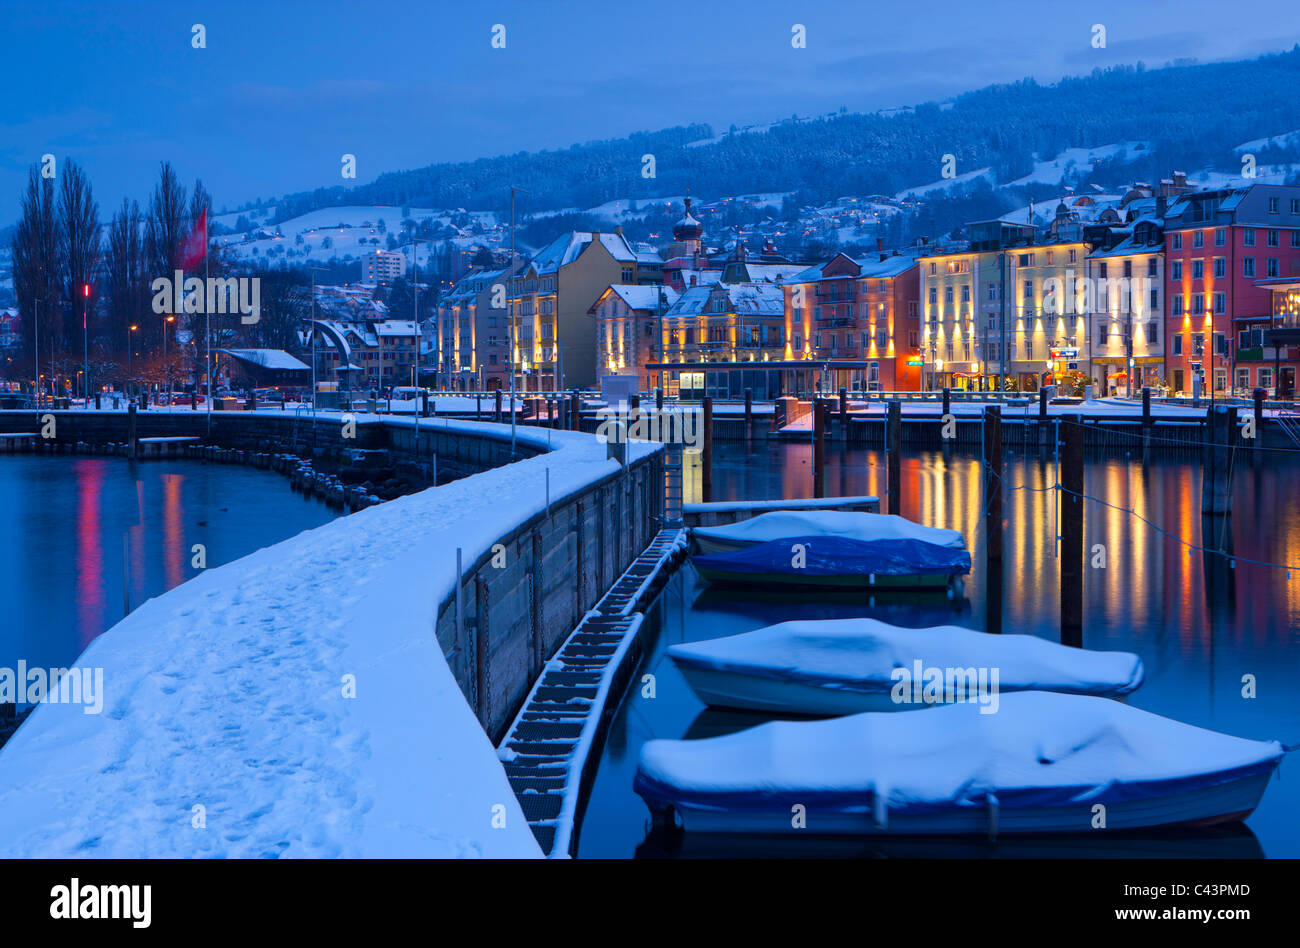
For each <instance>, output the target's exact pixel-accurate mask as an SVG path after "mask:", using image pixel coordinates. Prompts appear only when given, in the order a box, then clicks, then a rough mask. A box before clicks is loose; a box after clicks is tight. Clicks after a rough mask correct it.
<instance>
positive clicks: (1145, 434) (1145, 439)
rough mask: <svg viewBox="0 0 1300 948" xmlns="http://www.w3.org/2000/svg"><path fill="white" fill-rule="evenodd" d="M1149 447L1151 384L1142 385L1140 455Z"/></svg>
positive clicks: (1143, 455) (1145, 453)
mask: <svg viewBox="0 0 1300 948" xmlns="http://www.w3.org/2000/svg"><path fill="white" fill-rule="evenodd" d="M1150 448H1151V386H1149V385H1144V386H1143V387H1142V457H1143V458H1145V457H1146V456H1147V451H1148V450H1149V449H1150Z"/></svg>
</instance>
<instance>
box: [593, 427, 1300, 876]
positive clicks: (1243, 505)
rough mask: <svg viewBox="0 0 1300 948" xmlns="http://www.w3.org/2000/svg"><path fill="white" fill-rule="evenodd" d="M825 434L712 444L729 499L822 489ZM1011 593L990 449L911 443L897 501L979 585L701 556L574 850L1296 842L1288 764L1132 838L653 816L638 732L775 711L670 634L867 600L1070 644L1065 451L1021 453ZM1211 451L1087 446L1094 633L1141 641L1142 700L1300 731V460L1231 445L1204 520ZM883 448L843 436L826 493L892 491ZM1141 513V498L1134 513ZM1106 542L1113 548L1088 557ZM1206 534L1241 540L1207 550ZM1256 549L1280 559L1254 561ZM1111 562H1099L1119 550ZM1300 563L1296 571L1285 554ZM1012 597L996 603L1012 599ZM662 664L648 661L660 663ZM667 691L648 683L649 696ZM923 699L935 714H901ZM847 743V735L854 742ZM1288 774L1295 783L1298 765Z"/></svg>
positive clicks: (1009, 517)
mask: <svg viewBox="0 0 1300 948" xmlns="http://www.w3.org/2000/svg"><path fill="white" fill-rule="evenodd" d="M811 465H812V448H811V446H810V445H808V444H791V443H782V442H768V443H756V444H755V445H754V446H753V447H747V446H746V445H744V444H742V443H736V442H719V443H718V444H716V445H715V457H714V469H713V498H712V499H713V500H716V501H722V500H734V499H747V500H757V499H776V498H783V497H784V498H793V497H810V496H812V475H811ZM1004 482H1005V489H1006V492H1005V494H1004V497H1003V517H1004V539H1003V547H1004V552H1003V568H1002V576H1001V581H1000V583H998V582H997V581H996V580H995V582H994V584H993V588H997V587H998V586H1000V588H1001V596H1000V597H998V596H992V597H991V596H990V595H989V589H990V583H989V580H988V576H987V575H986V573H987V571H986V568H985V562H984V508H983V475H982V468H981V459H980V457H979V455H978V453H975V454H970V453H962V452H956V451H953V452H940V451H929V452H911V453H908V452H905V453H904V457H903V458H902V487H903V495H902V500H901V512H902V514H903V516H905V517H907V518H908V519H911V520H914V521H917V522H920V523H924V524H927V525H931V526H938V527H948V528H953V529H957V530H960V531H961V532H962V534H963V535H964V536H965V537H966V540H967V543H968V546H969V548H970V549H971V552H972V558H973V561H974V567H973V569H972V572H971V575H970V576H968V577H967V579H966V582H965V592H964V595H963V596H961V597H959V598H956V599H949V598H948V597H947V596H945V595H943V594H937V595H936V594H918V593H894V594H881V595H877V596H875V597H874V598H870V597H868V596H866V595H865V594H857V593H840V592H834V593H827V592H821V591H814V592H798V593H783V592H770V591H765V590H754V589H741V588H735V589H724V588H714V587H709V586H707V585H706V584H704V583H702V582H700V581H699V580H698V578H697V577H696V575H695V574H694V571H693V570H692V569H691V567H690V566H689V565H687V566H683V568H682V569H681V570H680V571H679V572H678V573H677V574H676V575H675V576H674V577H673V578H672V580H671V581H670V582H669V584H668V585H667V586H666V587H665V589H664V590H663V592H662V593H661V594H660V596H659V598H658V599H657V601H656V602H655V604H654V606H653V607H652V609H651V610H650V612H649V614H648V616H647V622H646V623H645V626H644V631H643V640H642V641H643V645H644V654H643V657H642V660H641V664H640V666H639V667H638V668H637V669H636V671H635V673H634V674H633V676H632V679H631V680H632V686H631V687H630V688H629V692H628V694H627V695H626V696H625V698H624V700H623V702H622V704H621V706H620V707H619V708H618V711H617V714H616V716H615V717H614V720H613V723H612V726H611V730H610V733H609V737H608V740H607V742H606V744H605V747H604V751H603V756H602V759H601V761H600V764H599V769H598V771H597V774H596V779H595V782H594V785H593V789H592V793H591V797H590V800H589V804H588V807H587V810H586V815H585V818H584V820H583V823H582V826H581V831H580V836H579V848H578V854H579V855H580V856H584V857H632V856H636V855H643V856H660V855H673V854H680V855H689V854H692V853H699V854H704V855H791V856H817V855H856V856H861V855H875V856H954V855H956V856H962V855H970V856H995V857H996V856H1015V855H1041V856H1054V855H1055V856H1089V855H1097V856H1114V857H1126V856H1142V855H1162V856H1171V857H1183V856H1187V857H1194V856H1235V857H1252V856H1254V857H1258V856H1260V855H1266V856H1268V857H1289V858H1295V857H1300V817H1297V815H1296V814H1297V813H1300V779H1298V778H1297V776H1296V773H1295V770H1294V768H1295V762H1294V761H1284V762H1283V765H1282V768H1281V771H1282V773H1281V776H1280V777H1275V778H1274V779H1273V780H1272V782H1271V783H1270V785H1269V788H1268V790H1267V792H1266V793H1265V795H1264V799H1263V802H1262V803H1261V804H1260V806H1259V808H1258V810H1256V812H1255V814H1254V815H1253V816H1252V817H1251V818H1250V819H1249V820H1248V821H1247V824H1246V828H1245V829H1244V830H1243V829H1241V828H1239V827H1238V828H1230V829H1226V830H1220V831H1215V832H1203V831H1202V832H1189V831H1169V832H1166V833H1157V834H1150V838H1141V839H1134V840H1127V839H1120V838H1116V839H1115V841H1114V842H1113V843H1112V842H1111V841H1110V840H1107V839H1106V838H1105V837H1104V835H1102V834H1097V836H1096V837H1095V838H1093V837H1092V836H1091V834H1089V835H1088V836H1086V837H1084V838H1078V839H1076V838H1070V837H1057V838H1047V839H1043V840H1016V839H1008V838H1004V839H1002V840H1000V841H998V842H996V843H992V844H991V843H989V842H987V841H985V840H975V841H943V840H930V841H926V840H912V841H903V840H899V841H883V842H882V841H869V840H857V841H851V840H850V841H846V840H840V841H831V840H825V839H817V838H816V837H799V838H779V839H766V840H765V839H745V838H735V839H728V838H726V837H719V838H715V839H712V840H702V841H698V840H697V841H693V840H690V839H689V834H688V836H687V837H686V838H682V839H673V838H670V837H665V836H664V835H663V834H661V833H656V832H648V822H649V812H648V810H647V809H646V807H645V805H644V803H643V802H642V801H641V799H640V798H639V797H638V796H637V795H636V794H635V793H634V792H633V790H632V780H633V776H634V774H635V772H636V763H637V758H638V755H639V752H640V748H641V745H642V744H643V743H645V741H647V740H650V739H652V738H687V739H694V738H699V737H709V736H714V735H717V734H722V733H728V732H730V731H734V730H737V729H739V728H743V727H749V726H753V725H754V724H756V723H761V722H762V721H764V720H767V718H766V717H764V716H763V715H760V714H750V713H745V712H734V711H725V710H720V709H706V708H705V707H704V705H703V704H702V703H701V702H700V701H699V700H698V699H697V698H696V697H695V695H694V694H693V693H692V692H691V690H690V688H689V687H688V686H687V684H686V682H685V680H684V679H683V678H682V676H681V675H680V673H678V671H677V670H676V669H675V668H674V666H673V663H672V661H671V660H670V659H668V658H667V656H666V655H665V651H666V649H667V648H668V646H670V645H672V644H674V643H677V642H683V641H692V640H699V639H708V638H715V637H719V636H725V635H734V634H738V633H741V632H746V631H750V630H752V629H756V628H759V627H761V626H764V625H770V624H772V623H775V622H783V621H786V620H792V619H805V620H806V619H832V618H848V617H854V616H870V617H874V618H878V619H881V620H883V621H886V622H890V623H893V624H895V625H900V626H904V627H910V628H921V627H924V626H930V625H939V624H953V625H960V626H965V627H968V628H971V629H978V630H989V629H990V628H991V627H994V628H1000V631H1002V632H1004V633H1019V634H1030V635H1036V636H1040V637H1042V638H1045V639H1051V640H1059V630H1060V623H1059V598H1058V588H1059V587H1058V584H1059V571H1058V559H1057V552H1058V550H1057V543H1056V536H1057V522H1058V521H1057V509H1056V504H1057V499H1056V492H1055V490H1053V489H1052V488H1053V486H1054V485H1055V484H1056V462H1055V458H1054V457H1053V456H1052V455H1051V454H1046V455H1040V454H1039V453H1037V452H1033V453H1030V454H1027V455H1026V454H1011V453H1009V454H1008V455H1007V457H1006V460H1005V467H1004ZM1200 483H1201V468H1200V464H1199V458H1197V457H1195V456H1186V455H1184V456H1181V457H1165V458H1154V457H1153V458H1152V459H1150V460H1149V461H1148V462H1147V463H1145V464H1144V463H1142V461H1141V459H1140V457H1122V456H1120V457H1112V456H1099V457H1091V458H1089V460H1088V461H1087V463H1086V470H1085V493H1086V494H1088V495H1090V496H1091V497H1094V498H1099V500H1101V501H1105V502H1106V504H1109V505H1111V506H1107V505H1104V504H1102V503H1100V502H1098V501H1090V502H1089V504H1088V507H1087V511H1086V514H1085V549H1086V550H1088V551H1089V553H1090V556H1089V558H1088V560H1087V561H1086V562H1087V564H1088V568H1087V569H1086V575H1085V579H1084V597H1085V602H1084V647H1086V648H1091V649H1101V650H1124V651H1131V652H1135V653H1136V654H1138V655H1139V656H1140V657H1141V659H1142V661H1143V663H1144V665H1145V667H1146V678H1145V681H1144V683H1143V685H1142V686H1141V687H1140V688H1139V689H1138V690H1137V691H1136V692H1135V693H1134V694H1133V695H1131V696H1130V698H1129V701H1130V703H1131V704H1132V705H1134V706H1135V707H1138V708H1142V709H1145V710H1147V711H1152V712H1155V713H1157V714H1161V715H1165V716H1167V717H1170V718H1174V719H1176V720H1180V721H1185V722H1187V723H1190V724H1195V725H1198V726H1200V727H1204V728H1210V729H1213V730H1218V731H1223V732H1226V733H1229V734H1234V735H1238V736H1241V737H1248V738H1255V739H1276V740H1280V741H1282V742H1283V743H1286V744H1294V743H1296V742H1298V741H1300V505H1297V504H1295V502H1294V498H1295V485H1296V484H1297V483H1300V459H1294V458H1293V457H1291V456H1289V455H1287V454H1286V453H1285V452H1265V453H1263V456H1260V457H1257V458H1253V459H1252V458H1250V457H1246V456H1244V454H1243V455H1240V456H1239V457H1238V458H1237V459H1236V461H1235V468H1234V493H1233V513H1232V515H1231V517H1229V518H1215V519H1204V520H1203V518H1202V516H1201V489H1200ZM885 485H886V468H885V457H884V453H883V452H880V451H875V450H866V449H854V448H848V449H845V448H831V449H828V451H827V489H826V493H827V495H828V496H832V495H836V496H849V495H860V494H874V495H877V496H880V497H882V498H883V497H884V496H885ZM698 491H699V466H698V461H697V460H695V459H692V458H691V457H690V456H689V455H688V457H687V481H686V500H687V501H688V502H689V501H691V500H695V499H698V497H699V495H698ZM1129 511H1131V513H1130V512H1129ZM1098 546H1100V547H1101V549H1102V552H1103V553H1104V561H1103V560H1101V559H1099V558H1096V557H1094V556H1092V555H1091V554H1092V553H1093V551H1095V550H1097V548H1098ZM1200 547H1210V548H1212V549H1214V550H1227V551H1230V552H1231V554H1232V556H1231V557H1228V556H1220V555H1217V554H1207V553H1205V552H1203V551H1202V550H1201V549H1199V548H1200ZM1248 560H1254V561H1259V563H1267V564H1277V565H1256V564H1254V563H1250V562H1247V561H1248ZM1103 562H1104V565H1095V566H1094V565H1092V564H1094V563H1103ZM1288 564H1290V565H1292V566H1296V567H1297V569H1294V570H1288V569H1286V568H1285V567H1286V565H1288ZM999 599H1000V602H999ZM647 676H651V677H649V678H647ZM651 695H652V696H651ZM899 713H916V714H924V713H926V712H925V711H912V712H899ZM845 751H846V753H850V752H851V749H849V748H846V749H845ZM1283 778H1286V779H1283Z"/></svg>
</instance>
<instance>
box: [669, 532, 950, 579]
mask: <svg viewBox="0 0 1300 948" xmlns="http://www.w3.org/2000/svg"><path fill="white" fill-rule="evenodd" d="M798 547H803V550H802V552H800V551H799V550H798V549H797V548H798ZM691 561H692V562H693V563H694V564H695V565H696V566H698V567H699V568H701V569H713V570H718V571H721V572H727V573H784V574H788V575H791V576H868V575H871V574H875V575H877V576H917V575H944V576H956V575H959V574H964V573H969V572H970V554H969V553H968V552H966V551H965V550H955V549H953V548H951V547H946V546H938V545H936V544H934V543H927V542H925V541H924V540H892V539H891V540H853V539H849V538H847V537H837V536H809V537H785V538H783V539H780V540H769V541H768V542H767V543H758V544H755V545H754V546H751V547H746V548H745V549H743V550H737V551H735V552H734V553H713V554H707V555H698V556H694V557H692V558H691ZM796 563H799V564H800V565H795V564H796Z"/></svg>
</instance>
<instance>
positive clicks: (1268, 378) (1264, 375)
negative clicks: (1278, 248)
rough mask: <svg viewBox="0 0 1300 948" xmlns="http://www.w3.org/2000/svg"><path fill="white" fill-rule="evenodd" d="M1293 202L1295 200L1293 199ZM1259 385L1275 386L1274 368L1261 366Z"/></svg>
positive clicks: (1270, 387) (1266, 387)
mask: <svg viewBox="0 0 1300 948" xmlns="http://www.w3.org/2000/svg"><path fill="white" fill-rule="evenodd" d="M1291 203H1292V204H1294V203H1295V202H1294V201H1292V202H1291ZM1259 387H1260V388H1264V389H1268V390H1270V391H1271V390H1272V388H1273V370H1272V369H1264V368H1261V369H1260V370H1259Z"/></svg>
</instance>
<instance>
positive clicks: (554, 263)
mask: <svg viewBox="0 0 1300 948" xmlns="http://www.w3.org/2000/svg"><path fill="white" fill-rule="evenodd" d="M595 240H599V241H600V245H601V246H602V247H604V248H605V249H606V250H607V251H609V254H610V256H612V257H613V258H614V259H615V260H618V261H620V262H622V263H661V262H662V258H661V257H660V256H659V254H658V253H656V252H654V251H651V250H648V249H642V250H636V249H633V247H632V245H631V244H629V243H628V242H627V239H626V238H624V237H623V235H622V234H618V233H614V234H606V233H600V232H596V231H586V230H571V231H569V232H568V233H567V234H562V235H560V236H559V237H557V238H555V240H553V241H551V242H550V243H549V244H547V245H546V246H545V247H543V248H542V249H541V250H539V251H537V253H536V254H534V255H533V259H532V262H531V266H532V268H533V269H534V270H535V271H536V272H537V273H539V274H543V273H554V272H555V271H556V270H559V269H560V267H566V266H568V265H569V264H571V263H573V261H575V260H577V259H578V257H579V255H580V254H581V253H582V252H583V251H584V250H586V249H587V245H588V244H590V243H592V242H593V241H595Z"/></svg>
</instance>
